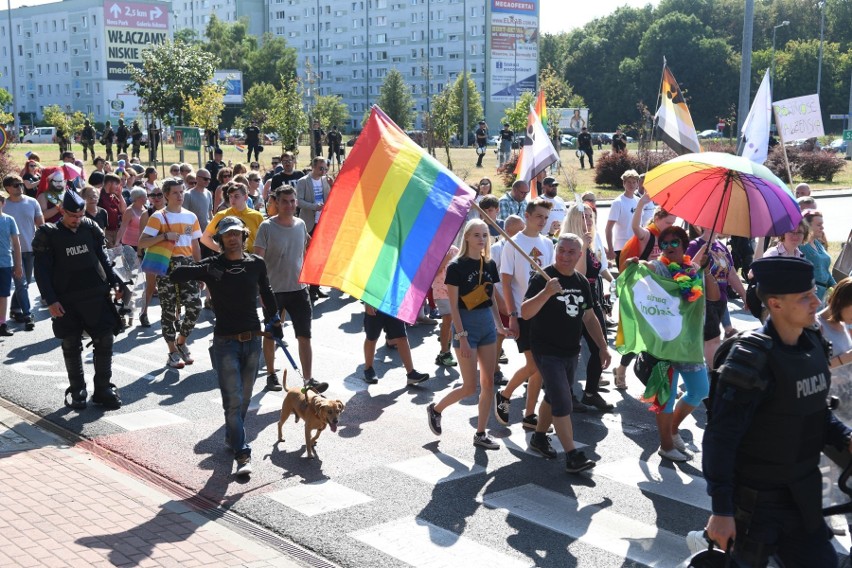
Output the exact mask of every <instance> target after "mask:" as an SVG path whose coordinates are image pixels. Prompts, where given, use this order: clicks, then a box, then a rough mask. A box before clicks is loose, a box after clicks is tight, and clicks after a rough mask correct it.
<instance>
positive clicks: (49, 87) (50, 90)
mask: <svg viewBox="0 0 852 568" xmlns="http://www.w3.org/2000/svg"><path fill="white" fill-rule="evenodd" d="M47 94H48V95H52V94H53V89H52V88H51V86H50V85H48V86H47Z"/></svg>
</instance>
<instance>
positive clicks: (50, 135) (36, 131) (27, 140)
mask: <svg viewBox="0 0 852 568" xmlns="http://www.w3.org/2000/svg"><path fill="white" fill-rule="evenodd" d="M52 142H56V127H55V126H39V127H38V128H33V129H32V130H31V131H30V132H29V134H27V135H26V136H24V144H50V143H52Z"/></svg>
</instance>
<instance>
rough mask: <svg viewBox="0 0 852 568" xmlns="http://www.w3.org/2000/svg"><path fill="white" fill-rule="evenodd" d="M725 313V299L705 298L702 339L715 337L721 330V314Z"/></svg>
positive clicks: (707, 339)
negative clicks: (713, 299) (712, 299)
mask: <svg viewBox="0 0 852 568" xmlns="http://www.w3.org/2000/svg"><path fill="white" fill-rule="evenodd" d="M723 315H725V300H716V301H711V300H707V304H706V307H705V311H704V341H709V340H711V339H716V338H717V337H719V336H720V335H722V332H721V331H720V328H721V326H722V316H723Z"/></svg>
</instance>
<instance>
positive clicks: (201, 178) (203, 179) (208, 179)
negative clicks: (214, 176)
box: [198, 176, 210, 181]
mask: <svg viewBox="0 0 852 568" xmlns="http://www.w3.org/2000/svg"><path fill="white" fill-rule="evenodd" d="M198 179H200V180H202V181H210V178H206V177H201V176H198Z"/></svg>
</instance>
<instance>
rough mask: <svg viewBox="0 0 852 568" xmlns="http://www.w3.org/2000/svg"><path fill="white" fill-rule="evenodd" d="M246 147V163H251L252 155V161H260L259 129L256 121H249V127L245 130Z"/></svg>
mask: <svg viewBox="0 0 852 568" xmlns="http://www.w3.org/2000/svg"><path fill="white" fill-rule="evenodd" d="M246 147H247V148H248V156H247V157H248V161H249V162H251V155H252V153H254V159H255V160H259V159H260V127H259V126H258V125H257V121H256V120H252V121H251V125H250V126H248V127H247V128H246Z"/></svg>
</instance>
